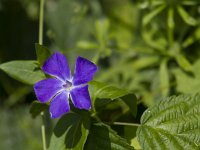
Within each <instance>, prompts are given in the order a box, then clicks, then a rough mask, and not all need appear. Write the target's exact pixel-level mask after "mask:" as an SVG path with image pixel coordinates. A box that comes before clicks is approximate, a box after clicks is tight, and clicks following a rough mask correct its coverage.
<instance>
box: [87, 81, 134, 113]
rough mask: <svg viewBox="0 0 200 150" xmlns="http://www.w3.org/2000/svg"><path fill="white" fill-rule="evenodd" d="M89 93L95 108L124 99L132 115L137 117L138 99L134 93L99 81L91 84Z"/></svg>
mask: <svg viewBox="0 0 200 150" xmlns="http://www.w3.org/2000/svg"><path fill="white" fill-rule="evenodd" d="M89 91H90V95H91V98H92V103H93V106H95V107H102V106H104V105H105V104H108V103H110V102H111V101H113V100H115V99H122V100H123V102H125V103H126V104H127V106H128V107H129V109H130V111H131V113H132V115H133V116H135V115H136V112H137V98H136V96H135V95H134V94H133V93H130V92H127V91H126V90H123V89H119V88H117V87H114V86H111V85H107V84H105V83H100V82H97V81H92V82H90V83H89Z"/></svg>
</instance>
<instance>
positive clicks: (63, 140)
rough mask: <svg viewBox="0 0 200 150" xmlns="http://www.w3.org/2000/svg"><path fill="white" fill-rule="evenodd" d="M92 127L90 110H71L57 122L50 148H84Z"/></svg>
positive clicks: (70, 149)
mask: <svg viewBox="0 0 200 150" xmlns="http://www.w3.org/2000/svg"><path fill="white" fill-rule="evenodd" d="M89 128H90V116H89V114H88V112H85V111H82V112H81V113H79V114H78V113H74V112H70V113H68V114H66V115H64V116H63V117H62V118H61V119H60V120H59V121H58V123H57V124H56V127H55V128H54V131H53V135H52V137H51V141H50V146H49V149H48V150H82V149H83V147H84V144H85V142H86V140H87V136H88V133H89Z"/></svg>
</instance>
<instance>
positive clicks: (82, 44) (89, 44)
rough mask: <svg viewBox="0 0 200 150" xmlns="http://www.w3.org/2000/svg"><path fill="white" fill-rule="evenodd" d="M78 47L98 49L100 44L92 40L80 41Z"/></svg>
mask: <svg viewBox="0 0 200 150" xmlns="http://www.w3.org/2000/svg"><path fill="white" fill-rule="evenodd" d="M77 47H78V48H80V49H84V50H91V49H92V50H94V49H97V48H98V47H99V46H98V44H96V43H94V42H90V41H79V42H78V43H77Z"/></svg>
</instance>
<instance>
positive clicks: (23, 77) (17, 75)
mask: <svg viewBox="0 0 200 150" xmlns="http://www.w3.org/2000/svg"><path fill="white" fill-rule="evenodd" d="M0 69H1V70H3V71H4V72H5V73H7V74H8V75H9V76H11V77H12V78H14V79H16V80H19V81H21V82H23V83H25V84H35V83H36V82H38V81H40V80H42V79H45V75H44V73H43V72H42V71H41V70H40V68H39V66H38V62H37V61H32V60H28V61H25V60H24V61H23V60H16V61H10V62H7V63H3V64H1V65H0Z"/></svg>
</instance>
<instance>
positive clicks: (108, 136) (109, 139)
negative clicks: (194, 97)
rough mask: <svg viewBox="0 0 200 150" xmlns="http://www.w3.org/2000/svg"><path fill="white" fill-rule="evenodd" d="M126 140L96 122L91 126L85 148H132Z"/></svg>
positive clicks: (127, 149)
mask: <svg viewBox="0 0 200 150" xmlns="http://www.w3.org/2000/svg"><path fill="white" fill-rule="evenodd" d="M133 149H134V148H133V147H131V146H130V145H129V144H128V143H127V141H126V140H125V139H123V138H121V137H120V136H118V135H117V133H116V132H115V131H113V130H112V129H111V128H110V127H109V126H107V125H104V124H102V123H97V124H94V125H92V126H91V129H90V133H89V136H88V140H87V142H86V146H85V150H133Z"/></svg>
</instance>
